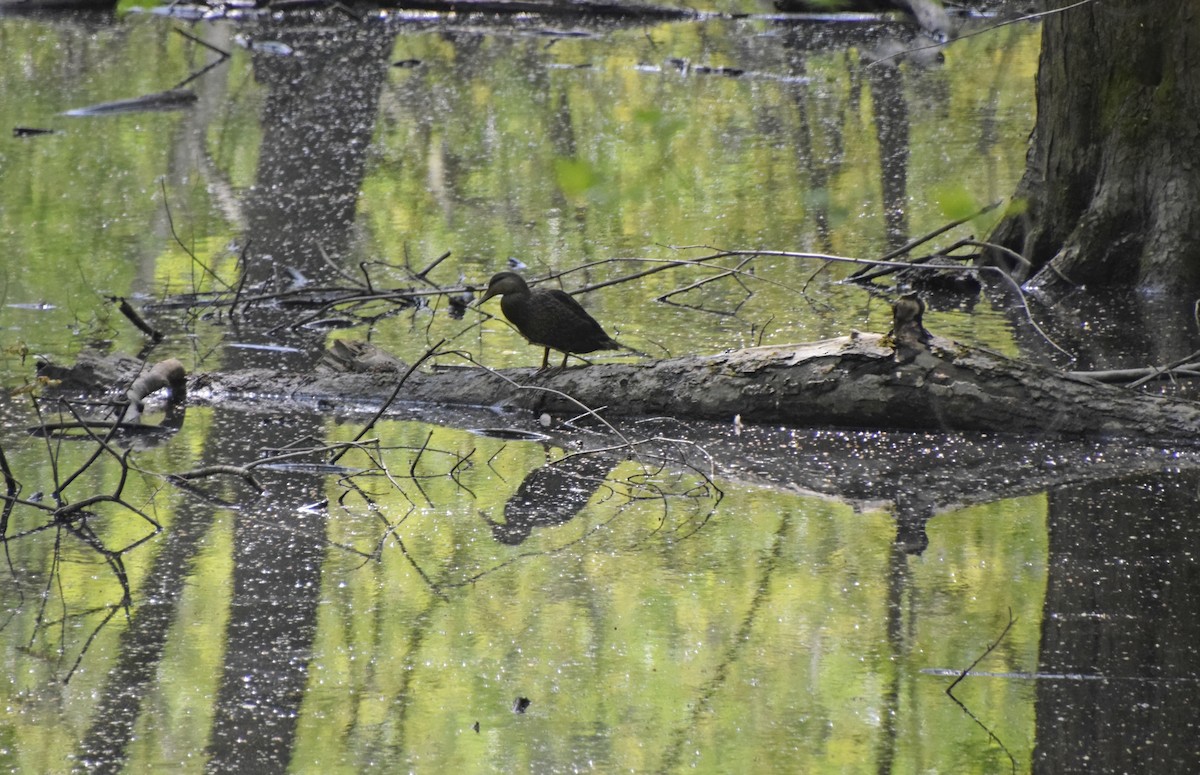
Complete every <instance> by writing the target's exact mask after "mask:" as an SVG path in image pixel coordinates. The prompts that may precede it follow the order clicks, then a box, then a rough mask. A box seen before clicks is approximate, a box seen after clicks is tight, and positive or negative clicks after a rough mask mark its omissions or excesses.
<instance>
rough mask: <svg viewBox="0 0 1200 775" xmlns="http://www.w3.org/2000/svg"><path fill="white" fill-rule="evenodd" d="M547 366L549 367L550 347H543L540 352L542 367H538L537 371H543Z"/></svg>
mask: <svg viewBox="0 0 1200 775" xmlns="http://www.w3.org/2000/svg"><path fill="white" fill-rule="evenodd" d="M548 368H550V348H549V347H547V348H545V350H544V352H542V368H540V369H538V371H545V370H546V369H548Z"/></svg>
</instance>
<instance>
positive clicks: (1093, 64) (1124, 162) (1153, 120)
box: [992, 0, 1200, 293]
mask: <svg viewBox="0 0 1200 775" xmlns="http://www.w3.org/2000/svg"><path fill="white" fill-rule="evenodd" d="M1043 25H1044V26H1043V30H1042V54H1041V61H1040V64H1039V67H1038V81H1037V105H1038V115H1037V124H1036V127H1035V130H1034V135H1033V144H1032V147H1031V149H1030V152H1029V156H1028V159H1027V165H1026V171H1025V177H1024V179H1023V180H1022V181H1021V183H1020V185H1019V186H1018V188H1017V192H1016V197H1015V199H1014V204H1015V205H1016V207H1014V208H1013V211H1014V212H1013V214H1011V215H1010V216H1009V217H1007V218H1006V219H1004V220H1003V221H1002V222H1001V224H1000V225H999V226H998V228H997V230H996V232H995V233H994V234H993V237H992V241H993V242H996V243H998V244H1001V245H1004V246H1005V247H1008V248H1010V249H1012V250H1015V251H1017V252H1019V253H1021V254H1022V255H1024V256H1025V257H1026V258H1028V259H1029V260H1030V262H1031V264H1032V285H1033V286H1034V287H1039V288H1043V289H1046V290H1049V291H1053V290H1055V289H1057V288H1065V287H1073V286H1076V285H1106V284H1120V285H1126V286H1134V287H1137V288H1140V289H1144V290H1156V291H1164V290H1173V291H1179V292H1187V293H1194V292H1196V291H1198V290H1200V228H1198V227H1200V217H1198V213H1197V199H1198V196H1200V161H1197V160H1198V159H1200V120H1198V118H1197V117H1198V116H1200V47H1197V46H1196V45H1195V41H1196V40H1197V39H1200V7H1198V6H1197V5H1196V3H1194V2H1193V1H1192V0H1157V2H1153V3H1147V2H1145V0H1105V2H1102V3H1089V4H1086V5H1082V6H1079V7H1076V8H1071V9H1069V10H1066V11H1063V12H1061V13H1057V14H1052V15H1050V16H1047V17H1046V19H1045V21H1044V23H1043ZM1022 208H1024V209H1023V211H1022V212H1015V211H1017V210H1021V209H1022ZM995 259H996V260H998V261H999V260H1002V259H1001V258H1000V257H999V256H996V257H995Z"/></svg>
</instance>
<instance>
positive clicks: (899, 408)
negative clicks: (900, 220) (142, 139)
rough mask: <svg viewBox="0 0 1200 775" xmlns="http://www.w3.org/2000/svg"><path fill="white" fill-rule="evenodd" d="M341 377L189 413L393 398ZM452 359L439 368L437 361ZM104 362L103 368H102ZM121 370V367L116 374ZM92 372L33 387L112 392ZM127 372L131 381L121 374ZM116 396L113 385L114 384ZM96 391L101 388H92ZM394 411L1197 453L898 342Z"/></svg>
mask: <svg viewBox="0 0 1200 775" xmlns="http://www.w3.org/2000/svg"><path fill="white" fill-rule="evenodd" d="M336 350H340V351H341V352H340V354H339V356H338V357H336V358H334V359H333V360H335V361H337V362H340V363H341V364H342V365H343V367H344V368H350V369H356V368H363V369H366V370H365V371H361V372H352V373H335V372H332V371H330V370H328V369H324V370H314V371H313V372H309V373H303V374H289V373H280V372H274V371H268V370H261V369H256V370H247V371H238V372H213V373H201V374H195V375H192V376H191V377H190V379H189V386H188V395H189V400H191V401H199V402H203V403H211V404H217V403H220V402H223V401H238V402H241V403H244V402H245V401H246V400H247V399H250V400H253V401H256V402H263V403H265V404H268V405H269V406H270V408H271V409H272V410H273V411H278V410H279V409H280V408H281V407H280V404H281V403H291V404H293V405H298V406H300V407H307V408H315V409H318V410H326V411H327V410H329V409H331V408H336V409H339V410H343V411H348V410H353V409H355V408H357V409H360V410H362V411H369V410H371V409H373V408H377V407H378V406H379V405H380V404H382V403H383V402H384V401H385V400H386V398H387V397H388V396H390V395H391V393H392V392H393V390H394V389H395V387H396V382H397V380H399V379H400V376H399V374H401V373H404V372H405V371H406V368H407V367H406V366H404V365H403V364H400V363H398V362H397V363H395V364H394V365H390V362H389V361H388V359H386V358H381V356H380V353H379V351H378V350H376V349H375V348H372V347H371V346H370V345H364V344H361V343H340V344H339V345H338V346H336V347H335V351H336ZM450 355H451V354H446V355H441V356H436V357H435V358H433V359H431V360H433V361H436V359H437V357H441V358H443V359H445V358H447V357H449V356H450ZM100 360H101V361H102V360H103V359H100ZM114 363H119V361H114ZM106 368H107V367H106V366H105V365H104V363H102V362H98V359H95V358H87V357H82V356H81V359H80V362H79V363H78V364H77V365H76V366H75V367H74V368H70V369H61V368H55V367H52V366H49V365H46V366H45V367H43V368H40V370H39V374H40V375H41V376H44V377H48V378H51V379H64V380H65V382H64V387H66V388H68V389H69V388H71V387H72V386H74V387H75V388H80V387H84V389H87V388H86V387H85V386H84V385H82V384H80V383H74V384H73V383H72V382H71V379H73V378H75V377H77V376H79V375H85V376H87V375H90V378H91V379H92V380H93V381H100V382H101V384H103V380H104V379H107V378H108V376H107V373H106V371H105V369H106ZM126 368H129V364H128V362H126ZM108 384H110V385H111V384H112V383H111V382H110V383H108ZM92 389H95V388H92ZM399 401H401V402H403V403H404V404H406V405H411V404H412V403H414V402H419V403H434V404H443V405H459V406H462V405H472V406H485V407H486V406H497V405H499V406H507V407H512V408H518V409H527V410H530V411H533V412H537V413H541V412H549V413H552V414H554V415H558V416H563V415H564V414H569V415H571V416H573V415H577V414H581V413H583V411H584V409H583V407H587V408H591V409H597V410H599V409H601V408H603V410H604V412H605V413H606V414H609V415H614V416H616V415H624V416H654V415H666V416H674V417H684V418H696V419H708V420H719V421H732V420H733V419H734V418H735V417H740V418H741V420H742V421H743V422H758V423H778V424H785V425H790V426H796V427H834V428H848V429H881V430H913V431H931V432H964V431H971V432H974V431H983V432H1001V433H1017V434H1035V435H1038V436H1044V437H1066V438H1131V439H1137V440H1139V441H1147V442H1151V441H1152V442H1161V441H1170V442H1186V443H1189V444H1190V443H1192V442H1193V441H1194V440H1195V439H1197V438H1198V436H1200V434H1198V433H1197V431H1198V430H1200V404H1197V403H1193V402H1190V401H1184V400H1180V399H1173V398H1166V397H1161V396H1154V395H1146V394H1142V393H1137V392H1134V391H1131V390H1126V389H1122V388H1119V387H1114V386H1112V385H1105V384H1101V383H1099V382H1095V381H1093V380H1090V379H1087V378H1086V377H1083V376H1079V375H1069V374H1063V373H1059V372H1056V371H1053V370H1050V369H1047V368H1044V367H1041V366H1038V365H1035V364H1028V363H1022V362H1019V361H1015V360H1012V359H1010V358H1007V357H1005V356H1003V355H1000V354H998V353H995V352H992V351H990V350H986V349H982V348H975V347H967V346H964V345H961V344H957V343H955V342H952V341H950V340H947V339H943V338H940V337H932V338H931V339H930V340H929V341H928V342H927V343H921V346H920V347H916V346H911V343H910V345H909V346H905V347H902V348H901V350H900V351H899V352H898V351H897V349H896V346H895V341H894V339H893V337H892V336H890V335H887V336H885V335H880V334H869V333H857V332H856V333H854V334H852V335H850V336H846V337H839V338H835V339H827V340H824V341H820V342H813V343H809V344H797V345H781V346H769V347H754V348H749V349H744V350H734V351H730V352H724V353H718V354H714V355H702V356H686V357H681V358H670V359H664V360H658V361H649V362H633V363H598V364H591V365H587V366H582V367H573V368H567V369H558V370H550V371H546V372H542V373H537V372H535V371H534V370H532V369H505V370H502V371H493V370H489V369H485V368H482V367H478V366H468V367H464V366H445V365H436V364H435V365H434V366H433V367H431V368H428V369H422V370H418V371H415V372H413V373H412V374H410V375H408V377H407V379H406V381H405V382H404V384H403V387H402V389H401V391H400V392H399Z"/></svg>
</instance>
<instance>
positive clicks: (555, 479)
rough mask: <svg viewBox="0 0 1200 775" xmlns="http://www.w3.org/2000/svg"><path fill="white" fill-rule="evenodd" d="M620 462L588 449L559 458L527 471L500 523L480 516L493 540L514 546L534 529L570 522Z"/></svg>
mask: <svg viewBox="0 0 1200 775" xmlns="http://www.w3.org/2000/svg"><path fill="white" fill-rule="evenodd" d="M620 462H621V459H620V458H619V457H614V456H611V455H607V454H599V453H587V452H584V453H579V454H574V455H568V456H566V457H563V458H559V459H558V460H555V461H553V462H551V463H547V464H546V465H544V466H542V467H540V468H535V469H534V470H533V471H531V472H529V475H528V476H526V477H525V480H524V481H522V482H521V486H520V487H518V488H517V491H516V492H515V493H513V495H512V497H510V498H509V499H508V502H506V503H505V504H504V521H503V522H497V521H495V520H493V519H492V518H491V517H489V516H488V515H487V514H482V515H481V516H482V517H483V519H484V520H485V521H486V522H487V523H488V525H489V526H490V527H491V529H492V537H493V538H495V539H496V541H498V542H499V543H502V544H507V545H509V546H516V545H517V544H520V543H523V542H524V541H525V540H526V539H527V538H529V536H530V535H531V534H532V533H533V530H534V528H538V527H553V526H554V525H562V524H564V523H566V522H568V521H570V520H571V519H572V518H573V517H574V516H575V515H576V514H578V513H579V512H580V511H581V510H582V509H583V507H584V506H586V505H587V504H588V502H589V501H590V500H591V499H592V496H593V495H595V494H596V493H597V492H598V491H599V490H600V488H601V487H604V483H605V481H606V479H607V477H608V474H609V473H610V472H611V471H612V470H613V469H614V468H616V467H617V464H618V463H620Z"/></svg>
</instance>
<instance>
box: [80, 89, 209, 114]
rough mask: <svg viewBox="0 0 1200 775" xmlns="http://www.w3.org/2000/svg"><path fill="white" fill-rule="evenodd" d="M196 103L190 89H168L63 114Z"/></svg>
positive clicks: (174, 107) (170, 107)
mask: <svg viewBox="0 0 1200 775" xmlns="http://www.w3.org/2000/svg"><path fill="white" fill-rule="evenodd" d="M195 103H196V93H195V92H193V91H191V90H190V89H168V90H167V91H160V92H155V93H154V94H146V95H143V96H141V97H133V98H130V99H127V100H116V101H114V102H101V103H100V104H98V105H89V106H88V107H86V108H74V109H73V110H68V111H67V112H66V113H63V114H62V115H64V116H104V115H109V114H112V113H138V112H142V111H150V110H183V109H184V108H190V107H191V106H192V105H194V104H195Z"/></svg>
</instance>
